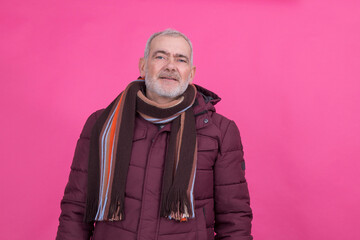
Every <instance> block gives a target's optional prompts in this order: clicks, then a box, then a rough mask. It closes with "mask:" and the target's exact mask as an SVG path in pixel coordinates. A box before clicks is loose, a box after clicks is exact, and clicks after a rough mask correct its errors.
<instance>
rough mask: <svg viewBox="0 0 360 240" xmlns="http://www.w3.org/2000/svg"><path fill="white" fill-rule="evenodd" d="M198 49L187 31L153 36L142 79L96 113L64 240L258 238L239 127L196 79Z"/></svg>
mask: <svg viewBox="0 0 360 240" xmlns="http://www.w3.org/2000/svg"><path fill="white" fill-rule="evenodd" d="M192 55H193V54H192V45H191V42H190V40H189V39H188V38H187V37H186V36H185V35H183V34H182V33H180V32H178V31H175V30H171V29H168V30H165V31H163V32H159V33H155V34H153V35H152V36H151V37H150V38H149V40H148V42H147V45H146V48H145V54H144V58H141V59H140V62H139V69H140V75H141V77H139V79H138V80H136V81H133V82H131V83H130V84H129V85H128V86H127V88H126V89H125V90H124V91H123V92H122V93H121V94H120V95H119V96H118V97H117V98H116V99H115V100H114V101H113V102H112V103H111V104H110V105H109V106H108V107H106V109H102V110H99V111H97V112H95V113H93V114H92V115H91V116H90V117H89V118H88V120H87V122H86V124H85V126H84V128H83V131H82V133H81V135H80V139H79V141H78V143H77V146H76V150H75V156H74V159H73V163H72V166H71V173H70V177H69V182H68V184H67V186H66V189H65V194H64V197H63V200H62V202H61V209H62V212H61V216H60V219H59V220H60V224H59V228H58V233H57V239H58V240H60V239H64V240H65V239H69V240H70V239H77V240H78V239H90V238H91V237H92V239H95V240H102V239H119V240H123V239H126V240H135V239H138V240H151V239H159V240H165V239H166V240H168V239H169V240H171V239H198V240H203V239H204V240H205V239H214V238H215V239H239V240H249V239H252V237H251V220H252V211H251V208H250V206H249V193H248V188H247V183H246V180H245V177H244V170H245V164H244V159H243V148H242V144H241V140H240V135H239V131H238V129H237V127H236V125H235V123H234V122H233V121H231V120H228V119H227V118H225V117H223V116H221V115H220V114H217V113H216V112H215V108H214V105H215V104H216V103H217V102H218V101H220V98H219V97H218V96H217V95H216V94H214V93H212V92H210V91H209V90H206V89H205V88H202V87H200V86H198V85H194V84H192V81H193V79H194V75H195V67H194V66H193V57H192ZM214 234H216V236H214Z"/></svg>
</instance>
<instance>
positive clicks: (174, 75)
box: [159, 73, 180, 81]
mask: <svg viewBox="0 0 360 240" xmlns="http://www.w3.org/2000/svg"><path fill="white" fill-rule="evenodd" d="M159 78H169V79H175V80H177V81H179V79H180V76H179V75H178V74H177V73H160V74H159Z"/></svg>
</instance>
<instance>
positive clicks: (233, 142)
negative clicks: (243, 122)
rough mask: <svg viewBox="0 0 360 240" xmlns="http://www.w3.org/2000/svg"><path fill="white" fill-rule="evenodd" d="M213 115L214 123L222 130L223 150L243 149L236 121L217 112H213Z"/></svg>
mask: <svg viewBox="0 0 360 240" xmlns="http://www.w3.org/2000/svg"><path fill="white" fill-rule="evenodd" d="M211 115H212V116H211V118H212V122H213V124H214V125H215V126H216V127H217V128H218V129H219V132H220V149H221V152H229V151H235V150H240V149H242V144H241V137H240V132H239V128H238V126H237V125H236V123H235V122H234V121H233V120H230V119H229V118H227V117H225V116H223V115H221V114H219V113H217V112H213V113H212V114H211Z"/></svg>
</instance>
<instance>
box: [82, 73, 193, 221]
mask: <svg viewBox="0 0 360 240" xmlns="http://www.w3.org/2000/svg"><path fill="white" fill-rule="evenodd" d="M144 89H145V83H144V80H142V79H138V80H136V81H133V82H131V83H130V84H129V85H128V86H127V87H126V89H125V90H124V91H123V92H122V93H120V95H119V96H118V97H117V98H116V99H115V100H114V101H113V102H112V103H111V104H110V105H109V106H108V107H107V108H106V109H105V110H104V112H103V113H102V114H101V116H100V117H99V119H98V120H97V122H96V123H95V125H94V127H93V129H92V134H91V138H90V152H89V165H88V190H87V200H86V213H85V221H87V222H91V221H120V220H123V219H124V217H125V216H124V208H125V206H124V197H125V186H126V178H127V173H128V168H129V163H130V158H131V148H132V139H133V132H134V123H135V115H136V112H137V113H139V114H140V115H141V116H142V117H143V118H144V119H146V120H147V121H149V122H152V123H154V124H166V123H169V122H172V124H171V130H170V138H169V144H168V148H167V152H166V157H165V165H164V173H163V174H164V175H163V185H162V192H161V199H162V200H161V205H160V215H161V216H162V217H167V218H170V219H175V220H177V221H186V220H187V219H188V218H193V217H195V213H194V197H193V188H194V181H195V171H196V155H197V154H196V153H197V142H196V128H195V117H194V113H193V109H192V105H193V103H194V101H195V97H196V88H195V86H194V85H192V84H190V85H189V87H188V88H187V90H186V91H185V92H184V94H183V95H181V96H180V97H179V98H178V99H176V100H173V101H172V102H170V103H167V104H158V103H155V102H153V101H152V100H150V99H148V98H147V97H146V96H145V95H144V94H143V92H142V90H144ZM185 139H186V140H185Z"/></svg>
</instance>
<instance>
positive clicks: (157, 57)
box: [155, 56, 164, 59]
mask: <svg viewBox="0 0 360 240" xmlns="http://www.w3.org/2000/svg"><path fill="white" fill-rule="evenodd" d="M155 58H156V59H164V57H163V56H156V57H155Z"/></svg>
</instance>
